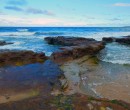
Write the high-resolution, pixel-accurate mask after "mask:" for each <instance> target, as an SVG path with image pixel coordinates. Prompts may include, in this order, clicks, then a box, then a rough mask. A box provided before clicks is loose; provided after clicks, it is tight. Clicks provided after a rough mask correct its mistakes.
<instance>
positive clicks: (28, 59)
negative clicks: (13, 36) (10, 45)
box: [0, 51, 47, 66]
mask: <svg viewBox="0 0 130 110" xmlns="http://www.w3.org/2000/svg"><path fill="white" fill-rule="evenodd" d="M46 59H47V57H46V56H45V54H44V53H35V52H33V51H5V52H1V53H0V65H1V66H5V65H17V66H21V65H24V64H29V63H35V62H43V61H44V60H46Z"/></svg>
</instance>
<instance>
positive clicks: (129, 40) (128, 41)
mask: <svg viewBox="0 0 130 110" xmlns="http://www.w3.org/2000/svg"><path fill="white" fill-rule="evenodd" d="M115 42H118V43H121V44H130V38H117V39H116V40H115Z"/></svg>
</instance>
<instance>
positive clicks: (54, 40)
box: [45, 36, 95, 46]
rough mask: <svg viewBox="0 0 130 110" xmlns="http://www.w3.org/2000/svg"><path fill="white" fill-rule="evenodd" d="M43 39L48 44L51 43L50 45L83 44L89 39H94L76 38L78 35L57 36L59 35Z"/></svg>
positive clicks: (89, 39)
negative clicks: (68, 36)
mask: <svg viewBox="0 0 130 110" xmlns="http://www.w3.org/2000/svg"><path fill="white" fill-rule="evenodd" d="M45 41H47V43H48V44H52V45H62V46H76V45H83V44H86V43H89V41H95V40H94V39H91V38H88V39H87V38H78V37H70V38H65V37H62V36H59V37H46V38H45Z"/></svg>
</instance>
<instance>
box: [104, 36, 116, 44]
mask: <svg viewBox="0 0 130 110" xmlns="http://www.w3.org/2000/svg"><path fill="white" fill-rule="evenodd" d="M114 40H115V38H113V37H104V38H102V41H103V42H105V43H111V42H114Z"/></svg>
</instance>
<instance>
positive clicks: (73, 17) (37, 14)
mask: <svg viewBox="0 0 130 110" xmlns="http://www.w3.org/2000/svg"><path fill="white" fill-rule="evenodd" d="M0 4H1V5H0V26H42V27H43V26H49V27H50V26H53V27H55V26H56V27H60V26H62V27H63V26H67V27H69V26H70V27H72V26H76V27H77V26H80V27H84V26H85V27H88V26H93V27H95V26H96V27H97V26H103V27H104V26H115V27H117V26H130V0H0Z"/></svg>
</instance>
